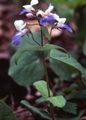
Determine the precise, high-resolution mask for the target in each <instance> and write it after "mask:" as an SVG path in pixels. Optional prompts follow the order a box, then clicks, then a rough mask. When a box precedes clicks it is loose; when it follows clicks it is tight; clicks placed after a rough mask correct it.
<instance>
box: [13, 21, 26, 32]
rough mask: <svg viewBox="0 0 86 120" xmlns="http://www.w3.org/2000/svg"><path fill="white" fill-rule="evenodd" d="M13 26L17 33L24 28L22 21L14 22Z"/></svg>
mask: <svg viewBox="0 0 86 120" xmlns="http://www.w3.org/2000/svg"><path fill="white" fill-rule="evenodd" d="M14 26H15V27H16V29H17V30H18V31H21V30H22V29H24V28H25V26H26V23H25V22H24V21H23V20H15V22H14Z"/></svg>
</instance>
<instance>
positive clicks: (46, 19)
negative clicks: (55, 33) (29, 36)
mask: <svg viewBox="0 0 86 120" xmlns="http://www.w3.org/2000/svg"><path fill="white" fill-rule="evenodd" d="M54 22H55V19H54V17H53V16H45V17H42V18H41V19H40V24H41V25H43V26H45V25H47V24H53V23H54Z"/></svg>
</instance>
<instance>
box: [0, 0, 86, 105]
mask: <svg viewBox="0 0 86 120" xmlns="http://www.w3.org/2000/svg"><path fill="white" fill-rule="evenodd" d="M39 1H40V3H39V5H38V8H42V9H46V8H47V6H48V4H49V3H52V4H53V5H54V6H55V11H56V12H57V13H58V14H59V16H60V17H65V18H67V23H68V24H69V25H70V26H71V27H72V29H73V31H74V32H73V34H70V33H68V32H66V31H63V32H62V33H61V34H59V33H57V34H55V36H54V35H53V37H52V41H51V43H52V44H58V45H60V46H62V47H64V48H65V49H66V50H68V51H69V52H70V53H72V55H74V56H75V57H76V58H77V59H78V61H80V63H81V64H82V65H83V66H84V67H86V0H39ZM29 2H30V1H29V0H0V98H3V97H7V98H8V99H7V103H9V104H14V102H15V101H16V102H15V103H16V105H17V106H18V103H19V102H20V100H21V99H23V98H25V96H26V95H27V92H28V90H27V89H26V88H24V87H21V86H19V85H17V84H16V83H15V82H14V81H13V80H12V78H11V77H10V76H8V68H9V61H10V58H11V56H12V54H13V53H14V49H13V48H12V46H11V45H10V43H11V38H12V36H13V35H14V33H15V31H16V30H15V27H14V24H13V22H14V20H15V19H17V18H18V19H21V18H25V16H19V12H20V10H21V8H22V5H25V4H28V3H29ZM13 101H14V102H13Z"/></svg>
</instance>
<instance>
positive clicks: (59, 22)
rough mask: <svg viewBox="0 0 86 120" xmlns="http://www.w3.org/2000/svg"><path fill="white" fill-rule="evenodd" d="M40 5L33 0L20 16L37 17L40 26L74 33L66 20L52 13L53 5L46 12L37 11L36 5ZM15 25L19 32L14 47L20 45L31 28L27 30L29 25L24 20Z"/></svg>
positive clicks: (14, 39)
mask: <svg viewBox="0 0 86 120" xmlns="http://www.w3.org/2000/svg"><path fill="white" fill-rule="evenodd" d="M38 3H39V2H38V0H32V1H31V2H30V4H29V5H24V6H23V9H22V10H21V12H20V15H22V14H25V15H26V17H27V18H29V17H30V16H32V17H35V18H36V19H37V20H38V23H39V25H40V26H47V25H51V26H53V27H55V28H57V29H58V28H59V29H66V30H67V31H68V32H73V31H72V29H71V27H70V26H69V25H67V24H65V22H66V18H60V17H59V15H57V14H56V13H53V12H52V11H53V9H54V6H53V5H51V4H49V7H48V8H47V9H46V10H45V11H42V10H40V9H38V10H35V9H34V5H37V4H38ZM14 25H15V27H16V29H17V30H18V32H17V33H16V34H15V35H14V36H13V39H12V43H13V44H14V45H19V44H20V42H21V39H22V36H24V35H25V34H26V33H27V32H28V29H29V28H27V23H26V22H24V21H23V20H16V21H15V22H14Z"/></svg>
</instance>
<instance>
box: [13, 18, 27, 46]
mask: <svg viewBox="0 0 86 120" xmlns="http://www.w3.org/2000/svg"><path fill="white" fill-rule="evenodd" d="M14 25H15V27H16V29H17V30H18V32H16V34H15V35H14V36H13V38H12V44H14V45H19V44H20V42H21V39H22V36H23V35H25V34H26V32H27V31H28V29H26V28H25V26H26V23H25V22H24V21H23V20H16V21H15V22H14Z"/></svg>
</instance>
